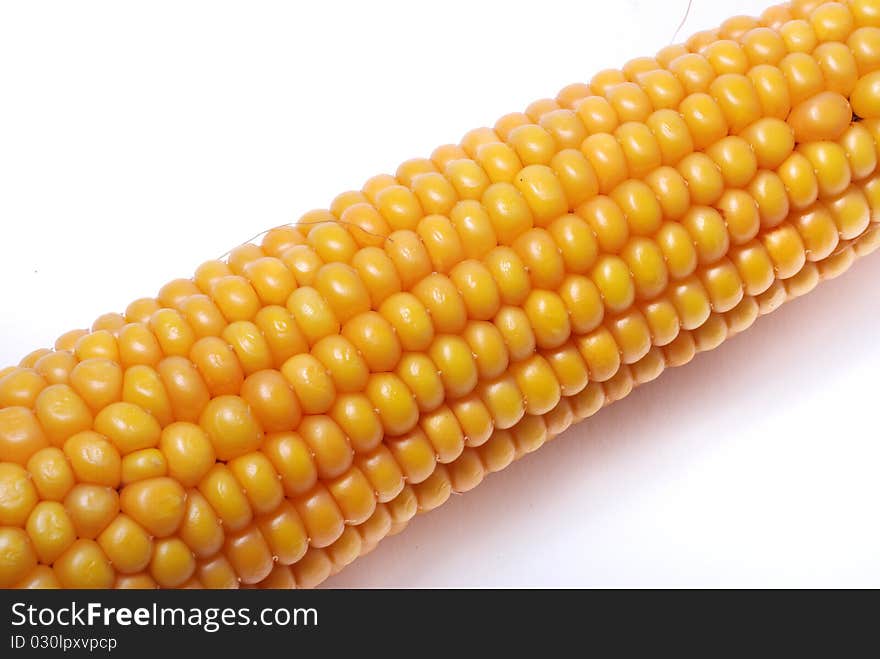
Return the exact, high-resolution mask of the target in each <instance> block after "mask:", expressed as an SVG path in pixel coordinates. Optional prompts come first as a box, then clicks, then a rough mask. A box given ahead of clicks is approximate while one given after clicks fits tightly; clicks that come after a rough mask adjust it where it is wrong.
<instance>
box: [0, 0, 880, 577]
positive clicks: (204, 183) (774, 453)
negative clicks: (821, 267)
mask: <svg viewBox="0 0 880 659" xmlns="http://www.w3.org/2000/svg"><path fill="white" fill-rule="evenodd" d="M764 4H765V3H763V2H758V1H751V0H750V1H741V2H729V3H716V2H710V1H709V0H696V2H695V6H694V8H693V11H692V12H691V16H690V19H689V20H688V22H687V25H686V26H685V29H684V30H683V32H682V35H683V36H684V35H687V34H689V33H691V32H693V31H695V30H696V29H701V28H705V27H710V26H712V25H715V24H717V23H719V22H720V21H721V20H722V19H723V18H725V17H726V16H727V15H730V14H734V13H756V12H757V11H759V10H760V9H761V8H762V7H763V6H764ZM301 5H304V6H301ZM685 5H686V1H684V0H683V1H682V2H636V1H628V2H597V1H590V0H579V1H578V2H571V1H570V0H543V1H542V2H540V3H537V4H536V3H534V2H500V1H493V2H479V3H478V2H473V1H468V2H463V1H453V2H449V1H447V2H443V3H434V4H432V5H427V4H425V3H412V2H400V3H392V2H387V1H381V2H380V1H378V0H373V1H372V2H367V3H335V2H320V3H293V2H279V3H271V2H250V3H244V2H240V3H230V2H210V3H209V2H202V3H200V2H153V3H148V4H140V5H137V4H134V3H118V2H86V1H80V2H76V3H72V2H16V3H14V2H7V3H3V4H0V89H2V97H3V101H2V102H0V227H2V234H0V235H2V243H0V282H2V284H0V336H2V341H0V364H7V363H13V362H17V361H18V359H19V358H20V357H21V356H22V355H24V354H25V353H26V352H28V351H30V350H31V349H33V348H37V347H41V346H46V345H51V343H52V341H53V340H54V338H55V337H56V336H57V335H58V334H60V333H62V332H63V331H65V330H68V329H71V328H73V327H77V326H86V325H88V324H89V323H90V322H91V320H92V319H93V318H94V317H95V316H97V315H98V314H100V313H103V312H105V311H111V310H121V309H123V308H124V307H125V305H126V304H127V303H128V302H129V301H130V300H132V299H134V298H135V297H139V296H141V295H144V294H150V293H154V292H155V291H156V290H157V289H158V287H159V286H160V285H161V284H162V283H164V282H165V281H166V280H168V279H170V278H173V277H178V276H186V275H189V274H191V272H192V270H193V268H194V267H195V266H196V265H197V264H198V263H199V262H201V261H202V260H204V259H206V258H210V257H214V256H217V255H219V254H221V253H223V252H224V251H226V250H227V249H228V248H230V247H232V246H234V245H235V244H237V243H238V242H241V241H242V240H245V239H247V238H248V237H249V236H251V235H253V234H255V233H257V232H258V231H260V230H261V229H264V228H267V227H270V226H273V225H277V224H281V223H283V222H287V221H290V220H292V219H294V218H295V217H296V216H298V214H299V213H301V212H302V211H305V210H307V209H309V208H313V207H320V206H326V204H327V203H329V201H330V199H332V197H333V196H334V195H335V194H336V193H338V192H341V191H343V190H345V189H351V188H357V187H360V184H361V183H362V182H363V181H364V180H365V179H367V178H368V177H369V176H372V175H373V174H376V173H379V172H382V171H386V172H393V171H394V168H395V167H396V165H397V164H398V163H399V162H401V161H402V160H404V159H406V158H409V157H412V156H419V155H422V156H423V155H427V154H429V153H430V151H431V149H432V148H433V147H435V146H437V145H439V144H442V143H446V142H450V141H456V140H458V139H459V138H460V137H461V135H462V134H463V133H464V132H465V131H466V130H468V129H470V128H473V127H476V126H478V125H484V124H491V123H492V122H494V120H495V119H496V118H497V117H498V116H500V115H502V114H504V113H506V112H510V111H514V110H517V109H522V108H523V107H525V105H526V104H527V103H528V102H530V101H532V100H534V99H536V98H540V97H543V96H548V95H552V94H554V93H555V92H556V91H557V90H558V89H559V88H561V87H562V86H564V85H565V84H568V83H569V82H574V81H577V80H586V79H589V77H590V76H591V75H592V74H593V73H595V72H596V71H598V70H599V69H601V68H605V67H609V66H619V65H621V64H623V62H625V61H626V60H627V59H629V58H630V57H634V56H637V55H645V54H651V53H653V52H655V51H656V50H657V49H658V48H660V47H662V46H663V45H665V44H667V43H668V42H669V39H670V38H671V36H672V33H673V32H674V30H675V27H676V26H677V25H678V23H679V20H680V19H681V16H682V15H683V13H684V9H685ZM878 343H880V256H873V257H869V259H868V260H866V261H864V262H862V263H859V264H857V265H856V267H855V268H854V269H853V270H852V271H851V272H850V273H848V274H847V275H846V276H845V277H843V278H842V279H839V280H837V281H834V282H830V283H828V284H825V285H823V286H822V287H821V288H820V289H819V290H817V291H815V292H813V293H812V294H811V295H810V296H808V297H807V298H805V299H802V300H799V301H796V302H795V303H793V304H791V305H787V306H786V307H784V308H783V309H781V310H780V311H778V312H776V313H775V314H774V315H773V316H771V317H768V318H765V319H762V320H761V321H759V323H758V325H757V326H756V327H755V328H753V329H752V330H751V331H750V332H749V333H748V334H746V335H744V336H742V337H739V338H737V339H735V340H733V341H731V342H729V343H727V344H725V345H724V346H722V347H721V348H720V349H719V350H717V351H715V352H714V353H711V354H708V355H702V356H700V357H698V358H697V360H696V361H695V362H694V363H692V364H691V365H689V366H687V367H685V368H683V369H678V370H676V371H670V372H668V373H666V374H664V375H663V376H662V377H661V378H660V380H658V381H657V382H655V383H653V384H651V385H649V386H647V387H645V388H643V389H641V390H639V391H637V392H636V393H634V394H633V395H632V396H630V397H629V398H628V399H626V400H625V401H623V402H621V403H618V404H616V405H615V406H613V407H612V408H609V409H607V410H604V411H603V412H602V413H600V414H599V415H598V416H596V417H594V418H593V419H592V420H590V421H587V422H585V423H583V424H582V425H580V426H579V427H576V428H575V429H573V430H571V431H569V432H568V433H567V434H566V435H565V436H564V437H563V438H561V439H559V440H556V441H554V442H553V443H552V444H550V445H548V446H546V447H544V448H543V449H542V450H540V451H539V452H538V453H537V454H534V455H532V456H530V457H528V458H526V459H525V460H523V461H521V462H520V463H518V464H515V465H513V466H511V467H510V468H509V469H508V470H506V471H505V472H503V473H501V474H497V475H494V476H491V477H490V478H489V479H488V480H487V481H486V482H484V484H483V485H481V486H480V487H479V488H477V489H476V490H475V491H473V492H471V493H469V494H467V495H466V496H462V497H456V498H455V499H454V500H452V501H450V502H449V503H448V504H447V505H446V506H444V507H443V508H441V509H440V510H438V511H435V512H433V513H431V514H430V515H428V516H426V517H424V518H421V519H418V520H416V521H415V522H414V523H413V524H412V525H411V527H410V528H409V529H408V530H407V531H406V532H405V533H404V534H402V535H401V536H398V537H395V538H392V539H389V540H387V541H386V542H384V543H383V544H382V545H381V546H380V547H379V549H377V550H376V551H375V552H374V553H373V554H372V555H370V556H368V557H365V558H364V559H362V560H360V561H358V562H357V563H356V564H355V565H353V566H351V567H349V568H348V569H347V570H346V571H345V572H343V573H342V574H340V575H338V576H337V577H335V578H333V579H332V580H331V581H330V582H329V585H332V586H338V587H346V586H388V585H391V586H461V585H467V586H542V585H547V586H595V585H600V586H709V585H725V586H745V585H750V586H781V585H786V586H848V585H861V586H880V560H878V559H880V525H878V524H877V522H876V520H877V510H878V501H880V481H878V479H877V477H876V473H877V465H878V459H880V446H878V442H877V439H878V432H877V427H878V423H877V422H878V415H877V372H878V369H880V347H878Z"/></svg>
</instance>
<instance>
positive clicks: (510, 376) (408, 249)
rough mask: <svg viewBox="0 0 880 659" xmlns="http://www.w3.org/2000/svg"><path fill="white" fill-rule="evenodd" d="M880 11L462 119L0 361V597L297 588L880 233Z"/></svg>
mask: <svg viewBox="0 0 880 659" xmlns="http://www.w3.org/2000/svg"><path fill="white" fill-rule="evenodd" d="M878 153H880V2H878V1H877V0H873V1H867V0H851V1H850V2H846V3H835V2H816V1H811V2H795V3H792V4H790V5H783V6H778V7H773V8H771V9H769V10H767V11H766V12H765V13H764V14H763V15H762V16H761V18H759V19H752V18H744V17H738V18H734V19H731V20H730V21H727V22H726V23H725V24H724V25H722V27H721V28H720V29H719V30H713V31H709V32H705V33H701V34H698V35H696V36H694V37H693V38H691V39H690V40H689V41H688V42H687V43H686V44H685V45H683V46H670V47H668V48H665V49H663V50H662V51H661V52H660V53H658V54H657V56H656V57H655V58H640V59H635V60H632V61H631V62H629V63H628V64H627V65H626V66H625V67H624V68H623V70H621V71H604V72H602V73H600V74H598V75H597V76H596V77H594V78H593V80H592V81H591V82H590V84H575V85H571V86H569V87H566V88H565V89H563V90H562V91H561V92H560V93H559V95H558V96H557V97H556V98H555V99H545V100H541V101H537V102H535V103H533V104H532V105H530V106H529V107H528V108H527V109H526V111H525V113H515V114H511V115H507V116H505V117H503V118H501V119H500V120H499V121H498V122H497V124H496V125H495V127H494V128H491V129H490V128H482V129H477V130H475V131H471V132H470V133H468V134H467V135H466V136H465V137H464V138H463V140H462V142H461V144H460V145H447V146H443V147H440V148H438V149H437V150H436V151H435V152H434V153H433V154H432V156H431V158H430V159H418V160H411V161H408V162H406V163H404V164H403V165H401V166H400V168H399V169H398V170H397V172H396V174H395V176H393V177H392V176H388V175H382V176H377V177H375V178H373V179H370V180H369V181H368V182H367V183H366V184H365V185H364V188H363V190H361V191H356V192H347V193H343V194H342V195H340V196H339V197H337V198H336V199H335V200H334V201H333V203H332V204H331V207H330V209H329V210H322V211H312V212H310V213H307V214H306V215H305V216H303V218H302V220H301V222H300V223H298V224H297V225H295V226H290V227H279V228H276V229H273V230H271V231H269V232H268V233H267V234H266V235H265V237H264V238H263V239H262V242H261V244H260V245H259V246H257V245H255V244H246V245H243V246H241V247H239V248H236V249H235V250H233V251H232V252H231V253H230V255H229V257H228V259H227V260H225V261H211V262H208V263H205V264H203V265H202V266H200V267H199V268H198V270H197V271H196V274H195V276H194V277H193V278H192V279H181V280H176V281H173V282H170V283H169V284H167V285H166V286H164V287H163V288H162V289H161V290H160V292H159V295H158V296H157V297H156V298H155V299H152V298H150V299H141V300H137V301H135V302H133V303H132V304H131V305H130V306H129V307H128V309H126V311H125V313H124V314H107V315H105V316H102V317H101V318H99V319H98V320H97V321H96V322H95V323H94V325H93V326H92V328H91V330H89V331H86V330H81V331H79V330H78V331H73V332H69V333H68V334H65V335H64V336H62V337H61V338H59V340H58V341H57V342H56V345H55V349H54V350H38V351H35V352H34V353H31V354H30V355H28V356H27V357H25V359H24V360H23V361H22V362H21V364H20V365H19V366H17V367H12V368H8V369H5V370H2V371H0V461H2V462H0V586H3V587H11V586H18V587H51V586H63V587H107V588H109V587H155V586H162V587H180V586H183V587H237V586H239V585H241V586H252V585H258V586H266V587H293V586H314V585H316V584H318V583H320V582H321V581H322V580H323V579H325V578H326V577H327V576H329V575H330V574H332V573H334V572H336V571H338V570H340V569H341V568H342V567H344V566H345V565H347V564H348V563H350V562H351V561H353V560H354V559H355V558H357V557H358V556H359V555H361V554H364V553H366V552H368V551H370V550H372V549H373V548H374V547H375V546H376V544H377V543H378V542H379V541H380V540H381V539H382V538H383V537H385V536H387V535H389V534H392V533H396V532H398V531H400V530H401V529H402V528H403V527H404V526H405V525H406V524H407V522H408V521H409V520H410V519H411V518H412V517H413V516H414V515H415V514H416V513H417V512H423V511H427V510H430V509H432V508H434V507H436V506H438V505H440V504H442V503H443V502H444V501H445V500H446V499H447V498H448V497H449V495H450V494H451V493H452V492H464V491H466V490H468V489H470V488H472V487H474V486H475V485H477V484H478V483H479V482H480V481H481V480H482V478H483V477H484V476H485V475H486V474H487V473H489V472H492V471H497V470H499V469H503V468H504V467H506V466H507V465H508V464H510V462H511V461H512V460H514V459H516V458H518V457H520V456H522V455H524V454H526V453H529V452H531V451H533V450H535V449H537V448H539V447H540V446H541V445H542V444H543V443H544V442H545V441H547V440H549V439H550V438H552V437H554V436H555V435H557V434H559V433H561V432H562V431H564V430H565V429H566V428H567V427H568V426H569V425H570V424H571V423H572V422H574V421H576V420H579V419H582V418H585V417H587V416H590V415H592V414H594V413H595V412H597V411H598V410H599V409H600V408H601V407H603V406H604V405H606V404H608V403H611V402H614V401H615V400H618V399H620V398H622V397H624V396H626V395H627V394H628V393H629V392H630V391H631V390H632V389H633V387H634V386H636V385H638V384H642V383H644V382H648V381H651V380H653V379H654V378H656V377H657V376H658V375H659V374H660V373H661V372H662V371H663V369H664V368H666V367H669V366H678V365H682V364H685V363H687V362H688V361H690V359H691V358H692V357H693V356H694V355H695V354H696V353H697V352H699V351H703V350H708V349H711V348H714V347H716V346H717V345H719V344H720V343H721V342H722V341H724V340H725V339H726V338H728V337H730V336H732V335H733V334H736V333H738V332H741V331H743V330H745V329H746V328H748V327H749V326H750V325H751V324H752V323H753V322H754V321H755V319H756V318H757V317H758V316H759V315H761V314H764V313H768V312H770V311H772V310H774V309H776V308H777V307H778V306H779V305H780V304H781V303H783V302H784V301H786V300H788V299H790V298H793V297H796V296H798V295H802V294H804V293H806V292H808V291H809V290H811V289H812V288H813V287H814V286H815V285H816V284H817V283H818V282H819V281H820V280H822V279H825V278H830V277H833V276H836V275H838V274H839V273H841V272H842V271H844V270H845V269H846V268H847V267H849V265H850V264H851V263H852V262H853V261H854V260H855V259H856V258H857V257H859V256H862V255H864V254H867V253H868V252H870V251H871V250H872V249H874V248H876V247H877V246H878V244H880V230H878V226H877V224H876V220H877V218H878V215H877V213H878V210H880V171H878V167H877V165H878Z"/></svg>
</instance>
